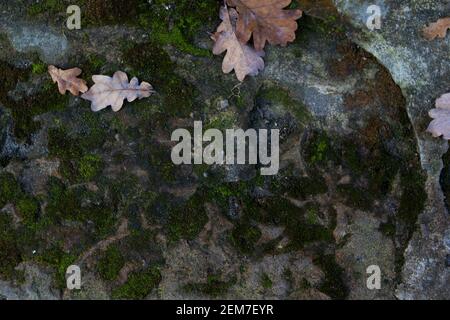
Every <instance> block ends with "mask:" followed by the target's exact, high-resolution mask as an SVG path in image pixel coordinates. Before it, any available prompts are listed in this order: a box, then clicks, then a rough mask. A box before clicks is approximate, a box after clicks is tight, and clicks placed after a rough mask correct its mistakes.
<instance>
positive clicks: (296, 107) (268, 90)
mask: <svg viewBox="0 0 450 320" xmlns="http://www.w3.org/2000/svg"><path fill="white" fill-rule="evenodd" d="M256 102H257V104H258V105H261V104H267V103H268V104H270V105H273V106H277V105H279V106H282V107H284V108H285V109H286V110H287V111H289V112H290V113H291V114H292V115H293V116H294V117H295V118H296V119H297V121H298V123H299V125H301V126H306V124H307V123H308V122H309V121H310V120H311V114H310V112H309V111H308V108H306V106H305V105H303V104H302V103H300V102H299V101H296V100H294V99H293V98H292V97H291V95H290V94H289V91H287V90H285V89H283V88H282V87H279V86H274V85H266V86H264V87H263V88H262V89H260V90H259V92H258V95H257V97H256Z"/></svg>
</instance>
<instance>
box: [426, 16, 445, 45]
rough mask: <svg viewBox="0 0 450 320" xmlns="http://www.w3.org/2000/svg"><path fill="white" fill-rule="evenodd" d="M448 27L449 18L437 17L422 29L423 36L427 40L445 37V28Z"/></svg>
mask: <svg viewBox="0 0 450 320" xmlns="http://www.w3.org/2000/svg"><path fill="white" fill-rule="evenodd" d="M449 28H450V18H443V19H439V20H438V21H436V22H434V23H431V24H430V25H429V26H428V27H426V28H424V29H423V36H424V37H425V39H427V40H434V39H436V38H442V39H443V38H445V36H446V35H447V30H448V29H449Z"/></svg>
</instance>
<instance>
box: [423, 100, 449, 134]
mask: <svg viewBox="0 0 450 320" xmlns="http://www.w3.org/2000/svg"><path fill="white" fill-rule="evenodd" d="M429 115H430V117H431V118H433V121H431V123H430V125H429V126H428V129H427V131H428V132H430V133H431V134H432V135H433V137H435V138H437V137H440V136H443V137H444V139H447V140H450V93H447V94H444V95H443V96H441V97H440V98H439V99H437V100H436V108H435V109H431V110H430V112H429Z"/></svg>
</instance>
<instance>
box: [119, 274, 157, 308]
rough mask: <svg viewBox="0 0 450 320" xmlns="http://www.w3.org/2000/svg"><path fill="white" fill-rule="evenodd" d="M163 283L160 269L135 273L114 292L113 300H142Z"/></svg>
mask: <svg viewBox="0 0 450 320" xmlns="http://www.w3.org/2000/svg"><path fill="white" fill-rule="evenodd" d="M160 281H161V273H160V271H159V268H157V267H150V268H148V269H147V270H145V271H141V272H135V273H132V274H130V275H129V276H128V280H127V282H126V283H125V284H124V285H123V286H121V287H119V288H116V289H114V290H113V292H112V298H113V299H130V300H138V299H139V300H140V299H144V298H145V297H146V296H148V295H149V294H150V293H151V291H152V290H153V288H155V287H156V286H158V284H159V282H160Z"/></svg>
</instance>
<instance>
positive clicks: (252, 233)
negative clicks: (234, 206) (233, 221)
mask: <svg viewBox="0 0 450 320" xmlns="http://www.w3.org/2000/svg"><path fill="white" fill-rule="evenodd" d="M260 238H261V230H259V228H258V227H257V226H254V225H252V224H250V223H248V222H242V223H238V224H237V225H236V226H235V227H234V229H233V231H232V233H231V243H232V244H233V246H234V247H235V248H237V249H238V250H239V251H240V252H242V253H244V254H252V253H253V252H254V250H255V244H256V243H257V242H258V240H259V239H260Z"/></svg>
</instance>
